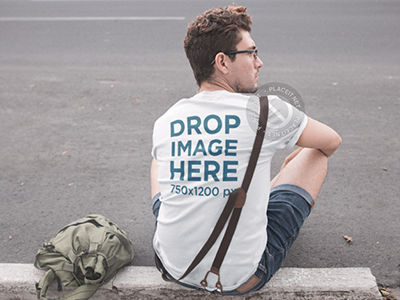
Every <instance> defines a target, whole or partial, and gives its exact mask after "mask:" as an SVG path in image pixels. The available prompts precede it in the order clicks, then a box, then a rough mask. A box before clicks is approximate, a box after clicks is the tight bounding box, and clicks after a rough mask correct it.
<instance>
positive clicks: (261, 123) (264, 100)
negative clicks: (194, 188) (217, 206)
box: [156, 96, 269, 291]
mask: <svg viewBox="0 0 400 300" xmlns="http://www.w3.org/2000/svg"><path fill="white" fill-rule="evenodd" d="M268 112H269V107H268V97H267V96H262V97H260V116H259V120H258V127H257V132H256V137H255V140H254V144H253V149H252V152H251V155H250V159H249V163H248V165H247V169H246V173H245V176H244V178H243V182H242V186H241V187H240V188H238V189H236V190H235V191H234V192H232V193H230V194H229V197H228V201H227V203H226V205H225V207H224V209H223V211H222V213H221V216H220V217H219V219H218V221H217V223H216V225H215V227H214V229H213V231H212V233H211V235H210V237H209V238H208V240H207V242H206V243H205V244H204V246H203V247H202V248H201V250H200V251H199V253H198V254H197V255H196V257H195V258H194V259H193V261H192V263H191V264H190V266H189V267H188V268H187V270H186V271H185V273H184V274H183V275H182V276H181V277H180V278H179V279H178V280H172V279H169V278H168V277H167V276H166V275H165V274H164V272H163V269H162V268H161V267H160V266H159V259H158V257H157V256H156V265H157V268H158V269H159V270H160V272H161V273H162V277H163V279H164V280H165V281H169V282H178V281H179V280H182V279H183V278H185V277H186V276H187V275H188V274H189V273H190V272H191V271H192V270H193V269H194V268H195V267H196V266H197V265H198V264H199V263H200V262H201V260H202V259H203V258H204V256H206V254H207V253H208V251H209V250H210V249H211V247H212V246H213V245H214V243H215V241H216V240H217V239H218V236H219V235H220V233H221V232H222V229H223V228H224V226H225V224H226V222H227V221H228V218H229V216H230V215H231V212H232V210H233V212H232V217H231V219H230V221H229V224H228V227H227V229H226V231H225V234H224V237H223V239H222V242H221V245H220V247H219V249H218V252H217V254H216V256H215V259H214V262H213V264H212V267H211V269H210V270H209V271H208V272H207V273H206V276H205V277H204V279H203V280H202V281H201V282H200V284H201V285H202V286H203V287H206V286H207V276H208V274H209V273H210V272H211V273H214V274H215V275H217V276H218V281H217V283H216V285H215V286H216V287H217V289H218V290H220V291H221V290H222V285H221V282H220V277H219V269H220V267H221V265H222V262H223V260H224V258H225V255H226V252H227V251H228V248H229V245H230V243H231V240H232V237H233V234H234V233H235V230H236V226H237V223H238V222H239V218H240V214H241V211H242V207H243V205H244V203H245V201H246V194H247V190H248V188H249V186H250V182H251V179H252V178H253V174H254V170H255V168H256V165H257V161H258V157H259V155H260V151H261V147H262V144H263V140H264V135H265V130H266V127H267V122H268Z"/></svg>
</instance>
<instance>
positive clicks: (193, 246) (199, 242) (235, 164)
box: [152, 91, 307, 291]
mask: <svg viewBox="0 0 400 300" xmlns="http://www.w3.org/2000/svg"><path fill="white" fill-rule="evenodd" d="M269 108H270V109H269V120H268V125H267V131H266V135H265V139H264V142H263V147H262V149H261V153H260V156H259V159H258V163H257V167H256V169H255V173H254V176H253V179H252V182H251V184H250V187H249V190H248V193H247V198H246V203H245V205H244V207H243V209H242V213H241V216H240V219H239V223H238V225H237V228H236V231H235V234H234V236H233V239H232V242H231V244H230V246H229V249H228V252H227V254H226V256H225V259H224V262H223V263H222V266H221V269H220V281H221V284H222V286H223V289H224V290H226V291H229V290H234V289H236V288H237V287H239V286H240V285H241V284H243V283H244V282H246V281H247V280H248V279H249V278H250V277H251V276H252V275H253V274H254V272H255V271H256V269H257V266H258V263H259V261H260V259H261V256H262V254H263V252H264V250H265V247H266V244H267V232H266V228H267V217H266V211H267V206H268V199H269V192H270V187H269V182H270V164H271V159H272V156H273V155H274V153H275V152H276V151H277V150H278V149H283V148H286V149H290V148H292V147H293V146H294V145H295V143H296V142H297V140H298V138H299V137H300V135H301V133H302V132H303V130H304V128H305V126H306V124H307V117H306V116H305V114H304V113H303V112H301V111H299V110H297V109H296V108H294V107H293V106H291V105H289V104H287V103H286V102H284V101H282V100H281V99H279V98H278V97H275V96H269ZM258 114H259V103H258V98H255V97H254V96H249V95H243V94H235V93H229V92H227V91H215V92H202V93H199V94H197V95H195V96H194V97H192V98H190V99H182V100H180V101H178V102H177V103H176V104H175V105H173V106H172V107H171V108H170V109H169V110H168V111H167V112H166V113H165V114H164V115H163V116H161V117H160V118H159V119H158V120H157V121H156V123H155V125H154V132H153V149H152V155H153V157H154V158H155V159H156V160H157V162H158V171H159V176H158V182H159V183H160V188H161V201H162V205H161V207H160V211H159V216H158V224H157V229H156V232H155V235H154V240H153V245H154V249H155V251H156V253H157V255H158V256H159V258H160V259H161V261H162V263H163V265H164V267H165V268H166V269H167V271H168V272H169V273H170V274H171V275H172V276H173V277H174V278H175V279H178V278H180V277H181V276H182V274H183V273H184V272H185V271H186V269H187V267H188V266H189V265H190V263H191V262H192V260H193V259H194V257H195V256H196V255H197V253H198V252H199V251H200V249H201V248H202V247H203V245H204V243H205V242H206V241H207V239H208V237H209V236H210V234H211V232H212V230H213V228H214V226H215V224H216V222H217V220H218V218H219V216H220V214H221V212H222V210H223V208H224V206H225V204H226V201H227V199H228V195H229V192H231V191H233V190H235V189H236V188H238V187H240V186H241V184H242V180H243V177H244V173H245V171H246V168H247V164H248V161H249V158H250V153H251V150H252V146H253V143H254V139H255V132H256V126H257V125H258ZM225 229H226V226H225ZM225 229H224V230H223V231H222V232H221V235H220V237H219V238H218V240H217V241H216V243H215V244H214V246H213V247H212V248H211V249H210V251H209V252H208V254H207V255H206V256H205V257H204V259H203V260H202V261H201V263H200V264H199V265H198V266H197V267H196V268H195V269H194V270H193V271H192V272H191V273H190V274H189V275H188V276H187V277H186V278H184V279H183V280H182V282H184V283H187V284H190V285H193V286H198V287H201V285H200V281H201V280H202V279H203V278H204V276H205V274H206V273H207V271H209V269H210V268H211V265H212V262H213V260H214V258H215V254H216V252H217V250H218V247H219V245H220V243H221V240H222V237H223V235H224V233H225ZM216 281H217V278H216V276H214V274H212V273H210V275H209V276H208V278H207V282H208V285H209V286H208V287H207V289H209V290H215V289H216V288H215V283H216Z"/></svg>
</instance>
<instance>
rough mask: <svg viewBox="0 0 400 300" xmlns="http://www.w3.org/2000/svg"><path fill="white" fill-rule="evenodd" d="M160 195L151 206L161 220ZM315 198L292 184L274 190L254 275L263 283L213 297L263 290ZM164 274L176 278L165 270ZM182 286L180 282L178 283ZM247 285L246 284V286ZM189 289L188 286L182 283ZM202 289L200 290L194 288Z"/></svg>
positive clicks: (280, 264) (279, 265)
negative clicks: (264, 240) (265, 238)
mask: <svg viewBox="0 0 400 300" xmlns="http://www.w3.org/2000/svg"><path fill="white" fill-rule="evenodd" d="M160 196H161V194H160V193H158V194H157V195H155V197H154V198H153V200H152V203H151V206H152V209H153V214H154V216H155V217H156V219H157V218H158V212H159V209H160V206H161V205H162V202H161V201H160V199H159V198H160ZM313 201H314V199H313V198H312V196H311V195H310V194H309V193H308V192H307V191H306V190H304V189H303V188H301V187H299V186H296V185H292V184H282V185H278V186H276V187H274V188H273V189H271V193H270V197H269V203H268V210H267V218H268V225H267V236H268V240H267V245H266V247H265V251H264V253H263V255H262V257H261V259H260V262H259V264H258V268H257V271H256V272H255V274H254V275H255V276H256V277H257V278H259V279H260V281H259V282H258V283H257V284H256V285H255V286H254V287H252V288H251V289H250V290H248V291H246V292H245V293H241V292H239V291H238V290H233V291H222V292H218V291H214V292H213V293H214V294H222V295H242V294H247V293H250V292H254V291H257V290H259V289H261V288H262V287H263V286H264V285H265V284H266V283H267V282H268V281H269V280H270V279H271V278H272V276H273V275H274V274H275V273H276V272H277V271H278V270H279V269H280V267H281V266H282V264H283V262H284V260H285V258H286V254H287V252H288V251H289V249H290V247H292V245H293V242H294V241H295V240H296V238H297V236H298V235H299V232H300V228H301V227H302V226H303V224H304V221H305V220H306V218H307V217H308V215H309V214H310V213H311V210H312V207H313V204H314V202H313ZM163 271H164V273H165V274H167V276H168V277H170V278H171V279H173V278H172V277H171V276H170V275H169V274H168V272H166V270H165V269H163ZM178 283H179V282H178ZM244 284H246V283H243V285H244ZM182 285H184V286H186V287H191V286H188V285H187V284H182ZM191 288H195V289H199V288H197V287H191Z"/></svg>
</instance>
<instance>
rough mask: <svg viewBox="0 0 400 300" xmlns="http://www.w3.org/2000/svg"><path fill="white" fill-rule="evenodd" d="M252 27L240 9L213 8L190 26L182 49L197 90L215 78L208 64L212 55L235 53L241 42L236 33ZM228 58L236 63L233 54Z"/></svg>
mask: <svg viewBox="0 0 400 300" xmlns="http://www.w3.org/2000/svg"><path fill="white" fill-rule="evenodd" d="M251 24H252V22H251V17H250V16H249V15H248V14H247V13H246V7H243V6H228V7H225V8H222V7H218V8H213V9H210V10H208V11H206V12H205V13H204V14H202V15H199V16H197V18H196V20H195V21H193V22H191V23H189V26H188V31H187V35H186V37H185V39H184V49H185V52H186V56H187V58H188V59H189V62H190V66H191V67H192V69H193V73H194V77H195V79H196V82H197V84H198V85H199V86H200V85H201V83H202V82H204V81H206V80H208V79H210V77H211V76H212V75H213V74H214V66H213V65H211V62H212V61H213V60H214V58H215V55H217V54H218V53H219V52H229V51H234V50H237V49H236V45H237V44H238V43H239V42H240V40H241V37H240V35H239V30H240V29H243V30H245V31H248V32H250V31H251V28H250V26H251ZM229 56H230V58H231V59H232V60H234V59H235V55H234V54H233V55H229Z"/></svg>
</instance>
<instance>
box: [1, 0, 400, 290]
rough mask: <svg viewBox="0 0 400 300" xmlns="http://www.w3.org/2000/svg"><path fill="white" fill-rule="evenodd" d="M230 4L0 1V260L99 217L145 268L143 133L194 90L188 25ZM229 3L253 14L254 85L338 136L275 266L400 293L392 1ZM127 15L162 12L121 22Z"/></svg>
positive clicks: (25, 259)
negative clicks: (341, 276)
mask: <svg viewBox="0 0 400 300" xmlns="http://www.w3.org/2000/svg"><path fill="white" fill-rule="evenodd" d="M230 3H231V1H167V0H166V1H146V2H141V1H54V0H53V1H27V0H26V1H25V0H20V1H5V0H0V7H1V9H0V70H1V72H0V83H1V89H0V128H1V131H0V191H1V193H0V205H1V210H0V226H1V228H2V230H1V238H0V252H1V253H2V255H1V256H0V263H24V264H26V263H32V262H33V259H34V255H35V253H36V251H37V249H38V248H39V246H40V245H41V244H42V243H43V242H45V241H47V240H49V239H50V238H51V237H52V236H53V235H54V234H55V232H56V231H57V230H58V229H59V228H60V227H61V226H63V225H65V224H68V223H69V222H71V221H74V220H76V219H79V218H80V217H82V216H85V215H87V214H89V213H99V214H103V215H105V216H107V217H108V218H110V219H111V220H113V221H115V222H116V223H117V224H118V225H120V226H121V227H122V228H123V229H124V230H126V231H127V233H128V235H129V237H130V238H131V240H132V242H133V244H134V250H135V254H136V256H135V258H134V260H133V263H132V265H133V266H151V265H153V254H152V248H151V238H152V234H153V231H154V218H153V216H152V214H151V211H150V207H149V194H150V190H149V165H150V160H151V156H150V149H151V133H152V126H153V123H154V121H155V120H156V119H157V117H159V116H160V115H161V114H162V113H163V112H164V111H165V110H166V109H167V108H168V107H169V106H171V105H172V104H173V103H174V102H175V101H177V100H178V99H180V98H182V97H188V96H191V95H193V94H194V93H195V92H196V90H197V87H196V85H195V81H194V79H193V76H192V73H191V70H190V67H189V64H188V62H187V60H186V57H185V54H184V52H183V46H182V43H183V38H184V36H185V32H186V26H187V23H188V22H189V21H191V20H192V19H194V18H195V16H196V15H197V14H199V13H201V12H203V11H204V10H206V9H208V8H210V7H215V6H219V5H223V6H225V5H228V4H230ZM238 4H239V5H246V6H248V11H249V13H250V14H251V15H252V16H253V23H254V25H253V31H252V36H253V39H254V40H255V41H256V43H257V45H258V47H259V49H260V57H261V59H262V60H263V62H264V67H263V68H262V70H261V71H262V72H261V75H260V81H259V82H260V83H261V84H262V83H267V82H272V81H278V82H284V83H286V84H289V85H290V86H292V87H294V88H295V89H296V90H297V91H298V92H299V93H300V94H301V96H302V97H303V100H304V102H305V104H306V112H307V113H308V114H309V116H311V117H313V118H315V119H318V120H321V121H323V122H324V123H327V124H329V125H330V126H331V127H333V128H334V129H336V130H337V131H338V132H339V133H340V134H341V136H342V138H343V144H342V146H341V147H340V149H339V150H338V151H337V153H336V154H335V155H334V156H333V157H332V158H331V159H330V169H329V174H328V177H327V179H326V182H325V184H324V186H323V189H322V191H321V193H320V195H319V199H318V202H317V205H316V207H315V209H314V211H313V213H312V215H311V216H310V218H309V219H308V220H307V222H306V224H305V226H304V228H303V230H302V232H301V234H300V236H299V238H298V240H297V241H296V243H295V244H294V247H293V248H292V249H291V251H290V252H289V255H288V257H287V260H286V262H285V265H284V266H285V267H297V268H348V267H367V268H370V269H371V271H372V274H373V275H374V276H375V277H376V279H377V281H378V284H380V285H383V286H389V287H394V288H395V287H399V286H400V277H399V275H400V270H399V267H398V265H399V263H400V258H399V254H398V249H399V248H400V239H399V238H398V232H399V225H398V224H399V222H398V221H397V218H398V214H399V208H398V190H399V188H398V180H399V178H400V176H399V175H400V171H399V170H400V162H399V151H398V149H399V147H400V139H399V133H398V129H397V128H398V127H399V125H400V124H399V119H398V115H399V112H400V96H399V91H398V87H399V83H400V68H399V65H400V56H399V51H398V49H399V48H400V36H399V35H400V31H399V30H398V28H399V25H400V18H399V15H400V3H399V2H398V1H379V2H378V1H294V0H292V1H290V0H287V1H286V0H285V1H241V2H240V3H239V2H238ZM110 16H111V17H116V19H115V20H108V19H98V17H104V18H105V17H110ZM132 16H133V17H143V16H145V17H163V18H161V19H158V20H154V19H142V18H137V19H130V20H126V19H125V20H124V19H122V18H121V19H119V20H118V18H117V17H132ZM18 17H29V18H31V19H29V20H26V19H25V20H23V19H17V18H18ZM42 17H52V18H55V19H52V20H49V19H32V18H42ZM61 17H63V18H68V17H78V19H63V20H62V19H60V18H61ZM94 17H96V18H97V19H96V18H94ZM167 17H168V18H167ZM169 17H174V18H169ZM57 18H58V19H57ZM79 18H80V19H79ZM286 154H287V153H286V152H282V153H279V154H277V155H276V158H275V160H274V163H273V172H274V173H276V172H277V170H278V168H279V166H280V163H281V162H282V159H283V157H284V156H285V155H286ZM343 235H346V236H350V237H352V238H353V240H354V241H353V243H352V244H348V243H347V242H346V241H345V240H344V238H343V237H342V236H343Z"/></svg>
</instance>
